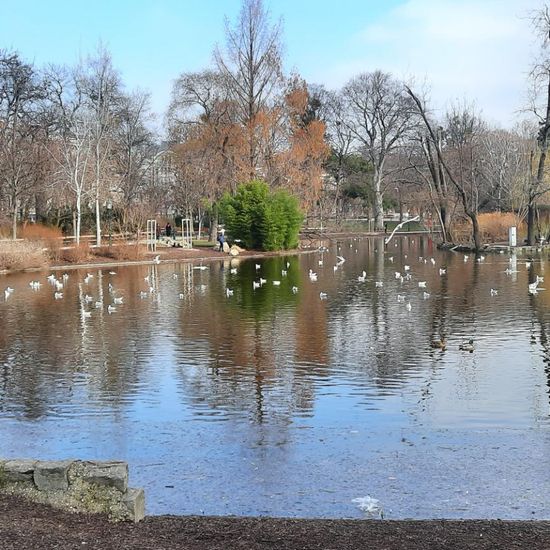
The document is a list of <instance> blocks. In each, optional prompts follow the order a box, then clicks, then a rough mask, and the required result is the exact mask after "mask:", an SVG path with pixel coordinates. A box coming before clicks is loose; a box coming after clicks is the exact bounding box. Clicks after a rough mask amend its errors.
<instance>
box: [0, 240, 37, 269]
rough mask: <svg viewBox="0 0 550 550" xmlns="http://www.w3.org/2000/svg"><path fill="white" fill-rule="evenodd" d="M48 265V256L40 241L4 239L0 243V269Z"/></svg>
mask: <svg viewBox="0 0 550 550" xmlns="http://www.w3.org/2000/svg"><path fill="white" fill-rule="evenodd" d="M47 265H48V258H47V257H46V253H45V252H44V249H43V247H42V245H41V244H40V243H36V242H25V241H4V242H1V243H0V270H5V269H7V270H12V271H16V270H19V269H29V268H40V267H46V266H47Z"/></svg>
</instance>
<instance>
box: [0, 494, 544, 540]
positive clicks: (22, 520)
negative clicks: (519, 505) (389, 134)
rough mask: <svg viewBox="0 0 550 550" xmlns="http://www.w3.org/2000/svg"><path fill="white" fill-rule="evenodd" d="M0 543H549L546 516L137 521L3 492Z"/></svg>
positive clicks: (159, 518) (163, 518) (152, 518)
mask: <svg viewBox="0 0 550 550" xmlns="http://www.w3.org/2000/svg"><path fill="white" fill-rule="evenodd" d="M0 548H1V549H2V550H27V549H40V550H50V549H54V548H55V549H63V550H65V549H76V548H78V549H80V550H82V549H87V550H89V549H101V550H110V549H116V550H126V549H132V550H149V549H151V550H152V549H154V550H168V549H175V548H178V549H193V550H195V549H196V550H203V549H208V550H217V549H220V550H221V549H224V550H228V549H234V548H235V549H236V548H238V549H247V550H259V549H262V550H263V549H277V550H278V549H282V550H288V549H292V550H294V549H296V550H297V549H301V550H309V549H323V550H337V549H352V550H354V549H359V548H361V549H368V548H373V549H376V550H389V549H391V550H393V549H411V550H417V549H418V550H420V549H422V550H431V549H434V550H435V549H438V550H440V549H447V548H449V549H451V548H452V549H472V548H475V549H506V550H508V549H515V548H526V549H527V548H529V549H533V550H538V549H543V548H544V549H548V548H550V522H548V521H542V522H541V521H513V522H508V521H507V522H503V521H502V522H501V521H372V520H370V521H357V520H355V521H352V520H300V519H298V520H297V519H271V518H221V517H196V516H189V517H178V516H150V517H147V518H146V519H145V520H144V521H142V522H141V523H138V524H137V525H134V524H129V523H123V524H112V523H109V522H108V521H107V520H106V519H105V518H103V517H100V516H89V515H83V514H70V513H66V512H61V511H59V510H54V509H53V508H50V507H48V506H44V505H39V504H32V503H29V502H27V501H25V500H22V499H21V498H18V497H13V496H6V495H1V496H0Z"/></svg>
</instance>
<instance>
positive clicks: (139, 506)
mask: <svg viewBox="0 0 550 550" xmlns="http://www.w3.org/2000/svg"><path fill="white" fill-rule="evenodd" d="M122 502H123V503H124V505H125V506H126V508H127V509H128V513H129V516H130V519H131V520H132V521H133V522H134V523H137V522H138V521H141V520H142V519H143V518H144V517H145V492H144V491H143V489H141V488H140V489H128V491H127V493H126V494H125V495H124V497H123V499H122Z"/></svg>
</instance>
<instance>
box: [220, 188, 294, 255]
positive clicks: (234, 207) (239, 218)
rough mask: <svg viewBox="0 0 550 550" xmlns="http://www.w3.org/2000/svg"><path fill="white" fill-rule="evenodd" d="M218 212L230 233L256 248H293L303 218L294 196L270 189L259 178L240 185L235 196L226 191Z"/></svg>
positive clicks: (246, 246)
mask: <svg viewBox="0 0 550 550" xmlns="http://www.w3.org/2000/svg"><path fill="white" fill-rule="evenodd" d="M221 215H222V218H223V220H224V222H225V225H226V228H227V230H228V232H229V233H230V234H231V237H232V238H233V239H239V240H240V241H241V242H242V244H243V246H244V247H245V248H250V249H255V250H283V249H284V250H286V249H290V248H296V247H297V246H298V233H299V231H300V227H301V226H302V222H303V219H304V217H303V214H302V212H301V211H300V208H299V205H298V200H297V199H296V197H293V196H292V195H290V194H289V193H288V192H286V191H283V190H279V191H275V192H271V191H270V189H269V187H268V185H267V184H266V183H265V182H263V181H260V180H253V181H251V182H249V183H243V184H241V185H239V186H238V187H237V192H236V194H235V195H234V196H231V195H229V194H227V193H226V194H225V196H224V197H223V199H222V201H221Z"/></svg>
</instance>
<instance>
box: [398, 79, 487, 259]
mask: <svg viewBox="0 0 550 550" xmlns="http://www.w3.org/2000/svg"><path fill="white" fill-rule="evenodd" d="M406 90H407V93H408V94H409V96H410V97H411V98H412V100H413V101H414V104H415V105H416V108H417V110H418V113H419V115H420V117H421V118H422V120H423V122H424V125H425V127H426V130H427V132H428V135H429V139H430V140H431V143H432V145H433V147H434V152H435V155H436V156H437V160H438V163H439V164H440V165H441V167H442V168H443V170H444V173H445V174H446V176H447V177H448V179H449V181H450V182H451V184H452V186H453V187H454V189H455V191H456V193H457V195H458V196H459V198H460V201H461V204H462V206H463V208H464V213H465V214H466V216H468V218H469V219H470V221H471V222H472V233H473V239H474V247H475V250H476V251H477V250H480V249H481V247H482V242H481V231H480V227H479V220H478V213H479V211H480V210H481V209H482V208H484V207H485V206H486V205H487V204H488V203H489V201H490V198H491V195H492V192H491V191H490V190H487V189H486V188H484V187H483V186H482V185H481V183H482V182H481V166H480V164H481V162H480V159H481V154H480V148H481V145H480V144H481V135H482V134H483V132H484V130H485V126H484V123H483V122H482V120H481V119H480V117H479V116H478V115H477V114H476V113H475V111H474V110H473V108H472V107H471V106H467V105H464V106H462V107H454V108H453V109H451V111H450V112H449V113H447V120H446V127H445V128H444V129H442V130H441V131H442V132H443V133H442V134H441V135H439V134H438V130H436V129H434V127H433V124H432V122H431V121H430V119H429V116H428V113H427V109H426V107H425V105H424V103H423V102H422V101H421V100H420V98H419V97H418V96H417V95H415V93H414V92H413V91H412V90H411V89H410V88H409V87H408V86H407V87H406ZM442 138H443V139H442Z"/></svg>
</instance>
